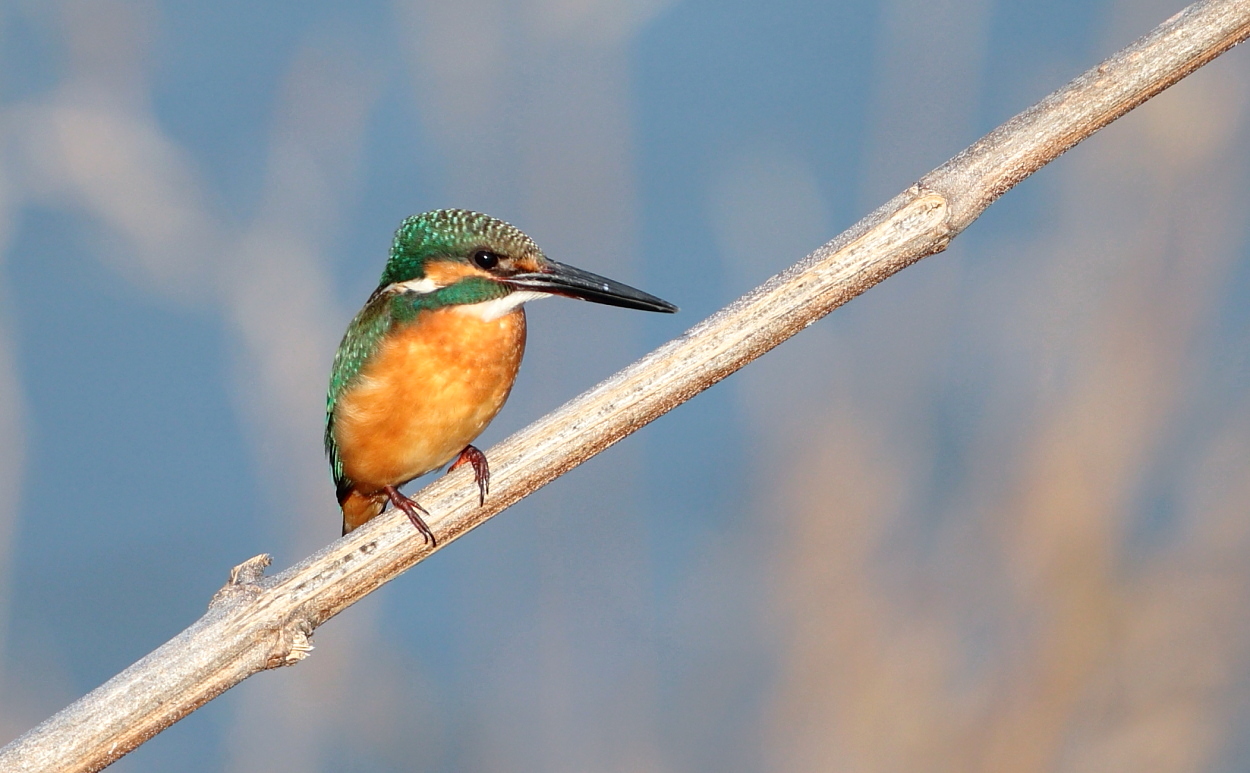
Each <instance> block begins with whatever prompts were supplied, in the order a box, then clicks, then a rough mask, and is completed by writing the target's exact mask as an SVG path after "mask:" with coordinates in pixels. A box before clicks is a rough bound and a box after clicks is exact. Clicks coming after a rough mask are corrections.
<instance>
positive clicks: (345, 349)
mask: <svg viewBox="0 0 1250 773" xmlns="http://www.w3.org/2000/svg"><path fill="white" fill-rule="evenodd" d="M391 301H392V297H391V296H389V295H387V294H384V293H381V292H375V293H374V294H373V297H371V298H370V299H369V302H368V303H366V304H365V307H364V308H363V309H361V310H360V313H359V314H357V315H356V318H355V319H353V320H352V322H351V324H350V325H348V326H347V332H346V333H344V334H343V340H342V341H341V342H340V343H339V349H338V351H337V352H335V353H334V367H333V368H332V369H331V371H330V389H329V391H328V392H327V394H326V431H325V444H326V455H327V456H328V457H330V472H331V474H332V475H334V487H335V489H336V493H337V495H338V499H339V502H342V501H343V498H344V497H345V496H347V492H348V490H349V489H350V488H351V485H352V482H351V481H350V480H348V479H347V477H346V476H345V475H344V474H343V460H342V459H340V458H339V448H338V443H337V442H335V440H334V407H335V405H336V404H337V403H338V401H339V398H340V397H341V396H342V395H343V391H344V390H345V389H346V388H347V387H348V385H350V384H351V383H352V380H353V379H355V378H356V376H357V375H359V374H360V371H361V369H362V368H364V366H365V363H367V362H368V361H369V358H370V357H372V356H373V353H374V352H376V351H377V349H378V344H379V343H381V341H382V338H383V336H385V335H386V333H387V331H389V330H390V329H391V325H392V324H394V318H393V316H392V314H391V307H392V304H391Z"/></svg>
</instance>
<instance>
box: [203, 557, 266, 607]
mask: <svg viewBox="0 0 1250 773" xmlns="http://www.w3.org/2000/svg"><path fill="white" fill-rule="evenodd" d="M271 563H273V559H272V558H270V556H269V554H268V553H261V554H260V555H259V556H253V557H252V558H249V559H248V560H246V561H244V562H243V563H241V564H239V565H238V566H236V567H234V568H233V569H231V570H230V579H229V580H227V581H226V584H225V585H223V586H222V588H221V590H219V591H217V592H216V593H214V594H213V598H212V599H210V600H209V602H208V608H209V609H213V608H216V607H219V606H222V605H225V604H229V603H231V602H233V601H235V600H236V599H240V598H247V599H253V598H256V596H257V594H259V593H260V581H261V579H262V578H264V576H265V567H267V566H269V565H270V564H271Z"/></svg>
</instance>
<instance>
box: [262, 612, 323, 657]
mask: <svg viewBox="0 0 1250 773" xmlns="http://www.w3.org/2000/svg"><path fill="white" fill-rule="evenodd" d="M312 651H313V643H312V626H311V624H309V623H308V622H306V621H297V622H293V623H291V624H290V625H287V626H285V627H283V628H281V629H280V630H279V631H278V636H277V638H276V639H275V640H274V643H273V649H272V650H271V651H270V652H269V657H267V658H265V668H278V667H280V666H293V665H295V664H296V663H298V662H300V661H301V660H303V659H304V658H306V657H308V656H309V655H310V654H312Z"/></svg>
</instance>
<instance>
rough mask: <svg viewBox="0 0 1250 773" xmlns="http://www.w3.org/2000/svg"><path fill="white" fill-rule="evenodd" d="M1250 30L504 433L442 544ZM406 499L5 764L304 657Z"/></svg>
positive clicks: (1204, 15) (1167, 29)
mask: <svg viewBox="0 0 1250 773" xmlns="http://www.w3.org/2000/svg"><path fill="white" fill-rule="evenodd" d="M1248 35H1250V0H1203V2H1198V3H1195V4H1193V5H1191V6H1189V7H1188V8H1186V9H1185V10H1184V11H1182V12H1181V13H1179V14H1177V15H1176V16H1174V17H1172V18H1171V19H1168V20H1167V21H1166V22H1164V23H1163V24H1162V25H1160V26H1159V27H1158V28H1157V29H1155V30H1154V31H1153V32H1151V33H1150V34H1149V35H1147V36H1145V37H1144V38H1142V39H1141V40H1138V41H1137V42H1135V43H1133V44H1132V45H1131V46H1129V47H1128V48H1126V49H1124V50H1123V51H1120V52H1119V53H1117V54H1115V55H1114V56H1112V57H1111V58H1109V59H1107V60H1106V61H1105V62H1103V63H1102V64H1100V65H1098V66H1097V67H1095V68H1094V69H1092V70H1090V71H1089V72H1087V73H1085V74H1084V75H1082V76H1080V77H1079V78H1077V79H1076V80H1074V81H1072V82H1071V83H1070V84H1068V85H1067V86H1065V87H1064V88H1062V89H1060V90H1059V91H1057V92H1055V93H1054V94H1052V95H1050V96H1049V97H1047V98H1046V99H1044V100H1042V101H1041V102H1040V103H1038V104H1037V105H1035V106H1034V107H1032V108H1030V109H1029V110H1026V111H1025V112H1023V113H1021V114H1020V115H1018V116H1016V117H1015V118H1012V119H1011V120H1010V121H1008V122H1007V123H1005V124H1003V125H1002V126H1000V127H999V128H998V129H995V130H994V131H993V132H991V133H990V134H988V135H987V136H986V137H984V138H983V139H981V140H980V141H979V142H977V143H976V144H975V145H973V146H972V147H970V148H968V149H967V150H965V151H964V152H962V153H960V154H959V155H958V156H956V157H955V158H953V159H951V160H950V161H948V162H947V163H945V164H943V165H942V166H941V167H939V168H937V169H935V170H934V171H933V172H930V173H929V174H928V175H926V176H925V177H924V178H922V179H921V180H920V182H918V183H917V184H915V185H913V186H912V187H911V188H909V189H907V190H906V191H904V192H903V193H901V194H899V195H898V196H895V197H894V198H893V199H891V200H890V201H889V202H887V203H886V204H885V205H883V206H882V207H881V208H879V209H878V210H877V211H875V212H873V213H872V214H870V215H868V216H867V217H865V218H864V219H863V220H861V221H860V222H858V223H856V224H855V225H854V226H853V227H852V228H850V229H849V230H847V231H846V232H845V233H843V234H841V235H840V236H838V237H837V238H836V239H834V240H833V241H831V242H829V243H828V244H826V245H825V246H823V247H821V248H820V249H818V250H816V251H815V252H813V253H812V254H811V255H809V256H808V257H807V258H805V259H804V260H802V261H801V262H799V263H798V264H796V265H795V266H793V267H792V268H790V269H789V270H787V271H785V272H784V273H782V274H779V275H778V276H776V277H773V278H772V279H770V280H769V281H768V282H765V283H764V284H763V285H761V286H760V287H758V288H756V289H755V290H754V291H752V292H751V293H749V294H747V295H746V296H744V297H742V298H740V299H738V300H737V301H735V302H734V303H732V304H730V305H729V306H727V307H726V308H724V309H722V310H721V311H719V312H717V313H716V314H714V315H713V316H711V317H709V318H708V319H706V320H704V321H703V322H701V323H700V324H698V325H696V326H695V327H693V328H691V330H690V331H688V332H687V333H686V334H685V335H683V336H682V337H681V338H678V339H676V340H674V341H670V342H669V343H667V344H665V345H664V346H661V347H660V348H659V349H657V350H655V351H654V352H652V353H651V354H649V355H647V356H646V357H644V358H643V359H641V360H639V361H638V362H636V363H634V364H633V365H631V366H629V367H628V368H626V369H625V370H623V371H621V372H620V373H617V374H616V375H615V376H613V377H612V378H610V379H608V380H607V381H605V382H603V383H602V384H600V385H598V386H597V387H595V388H594V389H591V390H590V391H588V392H586V393H585V394H583V395H581V396H580V397H577V398H576V399H574V400H572V401H571V402H569V403H567V404H565V405H564V406H563V407H561V408H560V409H558V410H556V411H555V412H554V413H551V414H549V415H548V416H546V417H544V418H543V419H541V420H539V421H538V422H536V423H534V424H532V425H530V426H529V427H527V428H526V429H524V430H522V431H520V432H518V433H517V434H515V435H513V436H512V437H510V438H508V439H507V440H505V441H504V442H503V443H500V444H499V445H498V446H496V447H495V448H493V449H491V451H490V453H489V456H490V459H491V466H492V468H493V475H492V483H493V484H494V490H493V492H492V495H491V496H490V498H489V499H488V500H487V502H486V505H485V506H484V507H477V506H476V505H477V489H476V487H475V485H474V483H473V480H472V476H471V475H469V474H468V473H456V474H453V475H448V476H446V477H444V478H442V479H440V480H438V481H436V482H434V483H433V484H431V485H430V486H428V487H427V488H426V489H424V490H423V491H422V492H421V493H420V495H419V497H420V500H421V502H422V503H423V504H424V505H425V506H426V507H427V508H428V509H429V511H430V512H431V513H432V514H433V517H432V518H431V519H430V525H431V526H432V527H433V528H434V530H435V532H436V533H437V534H438V537H439V548H440V549H441V548H442V547H443V546H445V545H447V544H448V543H450V542H451V541H453V540H455V539H457V538H459V537H460V536H461V535H463V534H464V533H465V532H467V531H469V530H470V529H472V528H473V527H475V526H477V525H479V524H481V523H482V522H484V521H485V520H487V519H488V518H490V517H491V516H493V515H494V514H496V513H497V512H499V511H500V510H503V509H504V508H505V507H507V506H508V505H510V504H512V503H513V502H515V501H517V500H518V499H520V498H522V497H524V496H525V495H527V494H529V493H530V492H531V491H534V490H535V489H537V488H538V487H540V486H542V485H543V484H545V483H547V482H548V481H550V480H552V479H553V478H555V477H557V476H558V475H560V474H561V473H563V472H565V471H567V470H569V469H571V468H572V467H575V466H576V465H578V464H580V463H581V462H583V461H585V460H586V459H588V458H590V457H591V456H593V455H595V454H597V453H598V452H600V451H602V450H603V449H605V448H607V447H608V446H610V445H612V444H613V443H615V442H616V441H618V440H620V439H621V438H623V437H625V436H626V435H628V434H630V433H631V432H633V431H635V430H637V429H638V428H639V427H641V426H643V425H644V424H646V423H648V422H650V421H653V420H654V419H656V418H657V417H659V416H661V415H663V414H664V413H665V412H667V411H669V410H671V409H672V408H673V407H675V406H677V405H679V404H681V403H683V402H685V401H686V400H689V399H690V398H691V397H693V396H694V395H696V394H698V393H699V392H701V391H703V390H704V389H707V388H708V387H709V386H711V385H712V384H715V383H716V382H718V381H720V380H721V379H723V378H725V377H726V376H728V375H729V374H731V373H733V372H734V371H736V370H738V369H739V368H741V367H742V366H744V365H746V364H747V363H749V362H750V361H752V360H754V359H755V358H756V357H759V356H760V355H761V354H763V353H765V352H767V351H768V350H770V349H772V348H773V347H774V346H777V345H778V344H779V343H781V342H782V341H784V340H786V339H787V338H789V337H790V336H792V335H794V334H795V333H797V332H799V331H800V330H802V329H803V328H805V327H807V326H808V325H810V324H812V323H813V322H815V321H816V320H818V319H820V318H821V317H823V316H824V315H825V314H828V313H829V312H830V311H832V310H833V309H835V308H837V307H838V306H840V305H842V304H843V303H846V302H847V301H849V300H850V299H851V298H854V297H855V296H856V295H859V294H860V293H862V292H864V291H865V290H867V289H868V288H870V287H872V286H873V285H875V284H877V283H878V282H880V281H881V280H883V279H885V278H886V277H888V276H890V275H891V274H893V273H895V272H897V271H900V270H901V269H903V268H905V267H906V266H909V265H911V264H912V263H914V262H916V261H917V260H919V259H921V258H923V257H925V256H926V255H932V254H933V253H935V252H940V251H942V250H943V249H945V247H946V245H947V244H948V243H949V242H950V240H951V239H952V238H954V237H955V236H956V235H958V234H959V233H960V232H961V231H962V230H963V229H964V228H966V227H967V226H968V225H969V224H970V223H971V222H972V221H973V220H975V219H976V218H977V217H978V216H979V215H980V214H981V212H983V211H984V210H985V208H986V207H988V206H989V205H990V204H991V203H992V202H993V201H994V200H995V199H996V198H998V197H999V196H1000V195H1002V194H1003V193H1004V192H1006V191H1007V190H1009V189H1010V188H1011V187H1012V186H1014V185H1015V184H1016V183H1018V182H1020V181H1021V180H1023V179H1024V178H1025V177H1027V176H1028V175H1030V174H1032V173H1033V172H1034V171H1036V170H1037V169H1039V168H1041V167H1042V166H1043V165H1045V164H1047V163H1049V162H1050V161H1052V160H1053V159H1055V158H1056V157H1058V156H1059V155H1060V154H1061V153H1063V152H1064V151H1065V150H1067V149H1068V148H1070V147H1072V146H1073V145H1075V144H1076V143H1078V142H1080V141H1081V140H1083V139H1085V138H1086V137H1088V136H1090V135H1091V134H1093V133H1094V132H1096V131H1097V130H1098V129H1100V128H1102V127H1103V126H1106V125H1107V124H1108V123H1110V122H1111V121H1113V120H1115V119H1116V118H1118V117H1119V116H1121V115H1123V114H1124V113H1126V112H1128V111H1129V110H1131V109H1133V108H1134V107H1136V106H1137V105H1139V104H1141V103H1142V102H1144V101H1146V100H1147V99H1149V98H1150V97H1152V96H1154V95H1155V94H1157V93H1159V92H1160V91H1162V90H1163V89H1165V88H1167V87H1168V86H1170V85H1172V84H1173V83H1175V82H1177V81H1178V80H1180V79H1181V78H1183V77H1185V76H1186V75H1188V74H1189V73H1191V72H1193V71H1194V70H1196V69H1197V68H1199V67H1201V66H1202V65H1204V64H1206V63H1207V62H1209V61H1210V60H1212V59H1214V58H1215V57H1217V56H1219V55H1220V54H1221V53H1223V52H1224V51H1226V50H1228V49H1229V48H1231V47H1232V46H1233V45H1235V44H1237V43H1238V42H1240V41H1242V40H1244V39H1245V38H1246V37H1247V36H1248ZM431 552H433V551H432V550H430V549H429V548H428V547H427V546H426V545H425V544H424V541H423V540H422V539H421V535H420V534H418V533H417V531H416V530H415V529H413V528H412V525H411V524H410V523H409V522H408V519H407V518H406V517H405V516H403V515H402V514H394V513H392V514H390V515H387V516H383V517H380V518H377V519H375V520H373V521H371V522H370V523H368V524H366V525H365V526H364V527H362V528H360V529H358V530H357V531H355V532H352V534H350V535H348V536H347V537H345V538H343V539H341V540H339V541H337V542H335V543H333V544H332V545H330V546H328V547H326V548H324V549H323V550H321V551H319V552H317V553H316V554H314V555H312V556H310V557H308V558H307V559H305V560H304V561H301V562H300V563H298V564H296V565H295V566H293V567H291V568H290V569H287V570H286V571H284V572H282V573H281V574H278V575H275V576H274V577H270V578H265V577H263V576H262V572H263V570H264V567H265V566H266V565H268V563H269V559H268V557H267V556H259V557H257V558H254V559H252V560H251V561H248V562H247V563H245V564H243V565H241V566H239V567H236V568H235V570H234V571H233V572H232V573H231V577H230V582H229V583H228V584H227V585H226V586H225V587H224V588H223V589H222V590H221V591H220V592H219V593H218V594H217V595H216V596H215V597H214V598H213V601H212V602H211V603H210V605H209V609H208V612H207V614H205V615H204V617H202V618H200V619H199V620H198V621H196V623H195V624H194V625H192V626H191V627H190V628H188V629H186V630H185V631H183V632H182V633H181V634H179V635H178V636H176V637H175V638H173V639H172V640H170V641H169V642H167V643H166V644H164V645H163V646H161V647H160V648H159V649H157V650H156V651H155V652H152V653H151V654H150V655H148V656H147V657H145V658H144V659H143V660H140V661H139V662H138V663H135V664H134V665H132V666H131V667H130V668H127V669H126V670H125V671H123V672H122V673H121V674H118V675H117V676H116V677H114V678H113V679H111V680H109V681H108V682H107V683H105V684H104V685H103V686H101V687H99V688H97V689H96V690H94V691H93V692H91V693H90V694H88V695H87V696H85V697H84V698H82V699H81V700H79V701H78V702H76V703H74V704H73V705H71V706H69V707H68V708H66V709H65V710H63V711H61V712H60V713H59V714H57V715H55V716H53V717H52V718H51V719H48V720H47V721H45V722H43V723H42V724H40V725H39V726H38V727H36V728H34V729H33V730H31V731H30V732H28V733H26V734H25V735H23V736H22V737H20V738H18V739H17V740H15V741H13V742H12V743H11V744H9V745H8V746H6V747H4V748H3V749H0V770H4V771H30V772H31V773H34V772H35V771H40V772H42V771H47V772H48V773H53V772H54V771H55V772H56V773H68V772H69V771H94V770H99V769H101V768H103V767H105V766H107V765H108V764H109V763H111V762H113V761H114V760H116V759H117V758H119V757H121V756H122V755H123V754H126V753H127V752H129V751H131V750H132V749H134V748H135V747H137V746H139V745H140V744H141V743H143V742H144V741H146V740H147V739H148V738H151V737H152V736H154V735H156V734H157V733H159V732H160V731H161V730H163V729H164V728H166V727H168V726H169V725H171V724H173V723H174V722H176V721H177V720H179V719H181V718H182V717H184V716H186V715H187V714H189V713H190V712H192V711H193V710H195V709H196V708H197V707H199V706H201V705H203V704H204V703H206V702H207V701H209V700H211V699H212V698H214V697H215V696H217V695H219V694H220V693H222V692H224V691H225V690H227V689H229V688H230V687H232V686H234V685H236V684H238V683H239V682H241V681H242V680H243V679H246V678H247V677H248V676H251V675H252V674H254V673H256V672H258V671H261V670H264V669H267V668H274V667H277V666H282V665H289V664H292V663H296V662H298V661H299V660H301V659H303V658H304V657H305V656H306V655H307V654H308V652H309V650H310V649H311V646H310V645H309V636H310V635H311V634H312V632H313V630H314V629H315V628H317V626H319V625H321V624H322V623H324V622H325V621H326V620H328V619H330V618H331V617H333V616H334V615H336V614H338V613H339V612H341V611H342V610H344V609H346V608H347V607H348V606H349V605H351V604H353V603H355V602H356V601H359V600H360V599H361V598H363V597H364V596H365V595H366V594H368V593H369V592H370V591H372V590H374V589H375V588H377V587H379V586H380V585H382V584H383V583H385V582H387V581H389V580H391V579H393V578H394V577H396V576H397V575H398V574H400V573H401V572H403V571H404V570H406V569H408V568H409V567H411V566H413V565H414V564H416V563H417V562H418V561H421V560H422V559H424V558H425V557H426V556H428V555H429V554H430V553H431Z"/></svg>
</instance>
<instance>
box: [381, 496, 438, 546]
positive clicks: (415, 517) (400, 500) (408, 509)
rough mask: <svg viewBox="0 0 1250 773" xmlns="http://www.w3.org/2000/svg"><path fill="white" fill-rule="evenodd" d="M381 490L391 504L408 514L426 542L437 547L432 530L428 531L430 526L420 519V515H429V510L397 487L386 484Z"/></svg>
mask: <svg viewBox="0 0 1250 773" xmlns="http://www.w3.org/2000/svg"><path fill="white" fill-rule="evenodd" d="M383 491H385V492H386V496H387V497H389V498H390V500H391V504H392V505H394V506H395V507H397V508H399V509H400V510H403V511H404V515H406V516H408V520H410V521H412V525H413V526H416V527H417V531H419V532H421V536H422V537H423V538H424V539H425V541H426V542H428V543H430V547H437V546H438V540H437V539H435V538H434V532H432V531H430V527H429V525H427V524H426V522H425V521H423V520H421V516H422V515H425V516H426V517H429V515H430V514H429V512H427V511H426V509H425V508H424V507H422V506H421V505H419V504H417V503H416V500H413V499H409V498H408V497H406V496H404V495H403V494H401V493H400V491H399V489H397V488H395V487H394V486H387V487H386V488H384V489H383Z"/></svg>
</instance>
